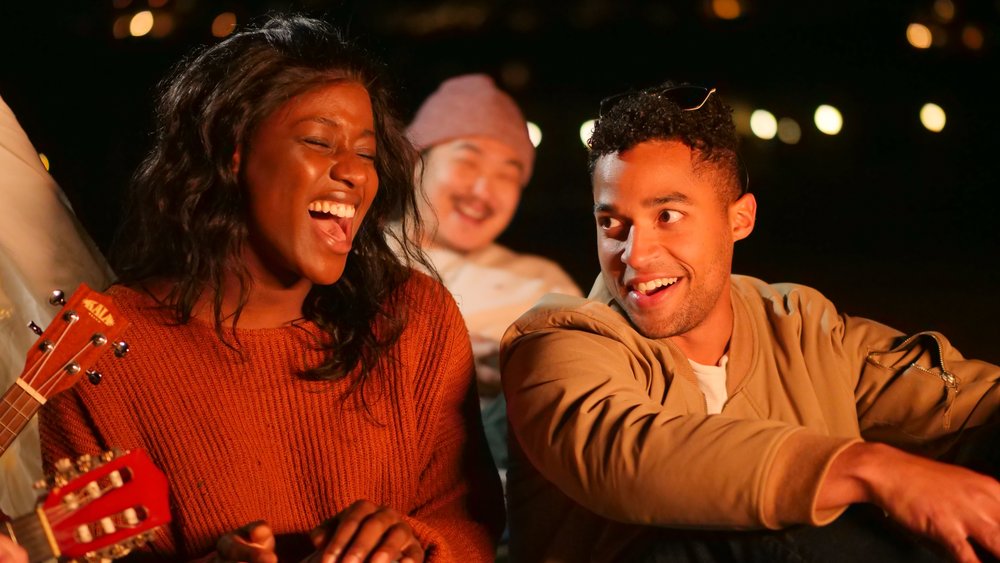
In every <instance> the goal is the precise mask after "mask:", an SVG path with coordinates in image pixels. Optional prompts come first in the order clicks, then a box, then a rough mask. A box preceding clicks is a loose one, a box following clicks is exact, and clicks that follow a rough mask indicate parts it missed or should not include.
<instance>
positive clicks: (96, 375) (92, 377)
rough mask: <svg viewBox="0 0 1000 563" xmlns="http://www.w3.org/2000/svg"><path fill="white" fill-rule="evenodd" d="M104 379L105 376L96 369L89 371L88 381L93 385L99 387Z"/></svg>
mask: <svg viewBox="0 0 1000 563" xmlns="http://www.w3.org/2000/svg"><path fill="white" fill-rule="evenodd" d="M103 378H104V375H103V374H102V373H101V372H99V371H97V370H96V369H88V370H87V381H89V382H90V384H91V385H97V384H98V383H100V382H101V379H103Z"/></svg>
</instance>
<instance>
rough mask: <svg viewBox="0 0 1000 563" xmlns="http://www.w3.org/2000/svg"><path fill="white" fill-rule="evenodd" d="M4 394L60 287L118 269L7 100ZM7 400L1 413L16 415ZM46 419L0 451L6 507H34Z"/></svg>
mask: <svg viewBox="0 0 1000 563" xmlns="http://www.w3.org/2000/svg"><path fill="white" fill-rule="evenodd" d="M0 201H2V202H3V203H2V205H0V225H2V226H3V228H0V393H2V392H5V391H6V390H7V388H9V387H10V386H11V385H12V384H13V383H14V381H15V380H16V379H17V377H18V374H19V373H21V370H22V369H23V368H24V359H25V354H26V351H27V349H28V347H29V346H31V345H32V344H33V343H34V341H35V340H36V339H37V338H38V336H37V335H36V334H35V333H33V332H31V331H30V330H28V328H27V326H26V325H27V323H28V321H35V322H36V323H38V325H39V326H42V327H44V326H45V325H46V324H48V322H49V321H50V320H51V319H52V317H53V315H54V314H55V313H56V311H57V310H58V309H57V308H56V307H53V306H51V305H49V303H48V296H49V294H50V293H51V292H52V290H54V289H61V290H63V291H65V292H66V294H67V295H69V294H70V293H71V292H72V291H73V290H74V289H76V287H77V286H78V285H79V284H80V282H86V283H87V284H88V285H90V286H91V287H92V288H94V289H104V288H105V287H106V286H107V285H108V284H109V283H110V279H111V271H110V270H109V269H108V266H107V263H106V262H105V260H104V257H103V256H101V253H100V252H99V251H98V250H97V248H96V247H95V246H94V244H93V242H92V241H91V240H90V237H89V236H87V233H86V232H85V231H84V230H83V228H82V227H81V226H80V224H79V222H78V221H77V219H76V216H75V215H74V214H73V210H72V209H71V208H70V205H69V203H68V202H67V201H66V198H65V196H64V195H63V193H62V190H60V189H59V186H58V185H57V184H56V182H55V180H53V179H52V177H51V176H49V173H48V171H46V169H45V165H44V164H43V161H42V159H41V157H40V155H39V153H38V151H36V150H35V147H34V146H33V145H32V144H31V141H30V140H29V139H28V136H27V135H26V134H25V132H24V130H23V129H22V128H21V125H20V124H19V123H18V121H17V119H16V118H15V117H14V114H13V112H11V110H10V108H9V107H8V106H7V104H6V103H5V102H4V101H3V99H2V98H0ZM6 407H7V405H3V406H0V419H2V420H3V421H8V420H12V419H14V418H15V416H16V414H15V413H13V412H12V411H6V410H5V408H6ZM41 468H42V460H41V453H40V451H39V445H38V425H37V422H36V421H34V420H33V421H31V422H30V423H29V424H28V426H27V427H26V428H25V429H24V431H23V432H22V434H21V435H20V436H19V437H18V438H17V440H16V441H15V442H14V443H13V444H12V445H11V447H10V449H8V450H7V451H6V452H4V454H3V455H2V456H0V485H2V486H0V510H2V511H3V512H4V513H6V514H8V515H12V516H17V515H21V514H23V513H26V512H28V511H30V510H31V509H32V508H33V507H34V502H35V491H34V489H32V487H31V485H32V483H34V482H35V481H37V480H38V479H39V478H40V477H41Z"/></svg>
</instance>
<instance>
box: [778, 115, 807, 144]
mask: <svg viewBox="0 0 1000 563" xmlns="http://www.w3.org/2000/svg"><path fill="white" fill-rule="evenodd" d="M778 139H779V140H780V141H781V142H782V143H786V144H789V145H794V144H796V143H798V142H799V141H800V140H801V139H802V128H801V127H799V123H798V122H797V121H795V120H794V119H792V118H791V117H782V118H781V119H779V120H778Z"/></svg>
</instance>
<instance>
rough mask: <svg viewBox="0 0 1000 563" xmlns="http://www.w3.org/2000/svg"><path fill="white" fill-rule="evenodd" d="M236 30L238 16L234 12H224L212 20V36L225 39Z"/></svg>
mask: <svg viewBox="0 0 1000 563" xmlns="http://www.w3.org/2000/svg"><path fill="white" fill-rule="evenodd" d="M234 29H236V14H234V13H232V12H222V13H221V14H219V15H217V16H215V19H214V20H212V35H214V36H215V37H225V36H227V35H229V34H230V33H232V32H233V30H234Z"/></svg>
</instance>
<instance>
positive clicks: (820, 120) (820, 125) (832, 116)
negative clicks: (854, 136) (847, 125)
mask: <svg viewBox="0 0 1000 563" xmlns="http://www.w3.org/2000/svg"><path fill="white" fill-rule="evenodd" d="M813 121H814V122H815V123H816V128H817V129H819V130H820V131H822V132H823V133H826V134H827V135H836V134H837V133H840V130H841V129H843V127H844V118H843V116H842V115H840V110H838V109H837V108H835V107H833V106H830V105H826V104H823V105H821V106H819V107H818V108H816V113H815V114H814V115H813Z"/></svg>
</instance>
